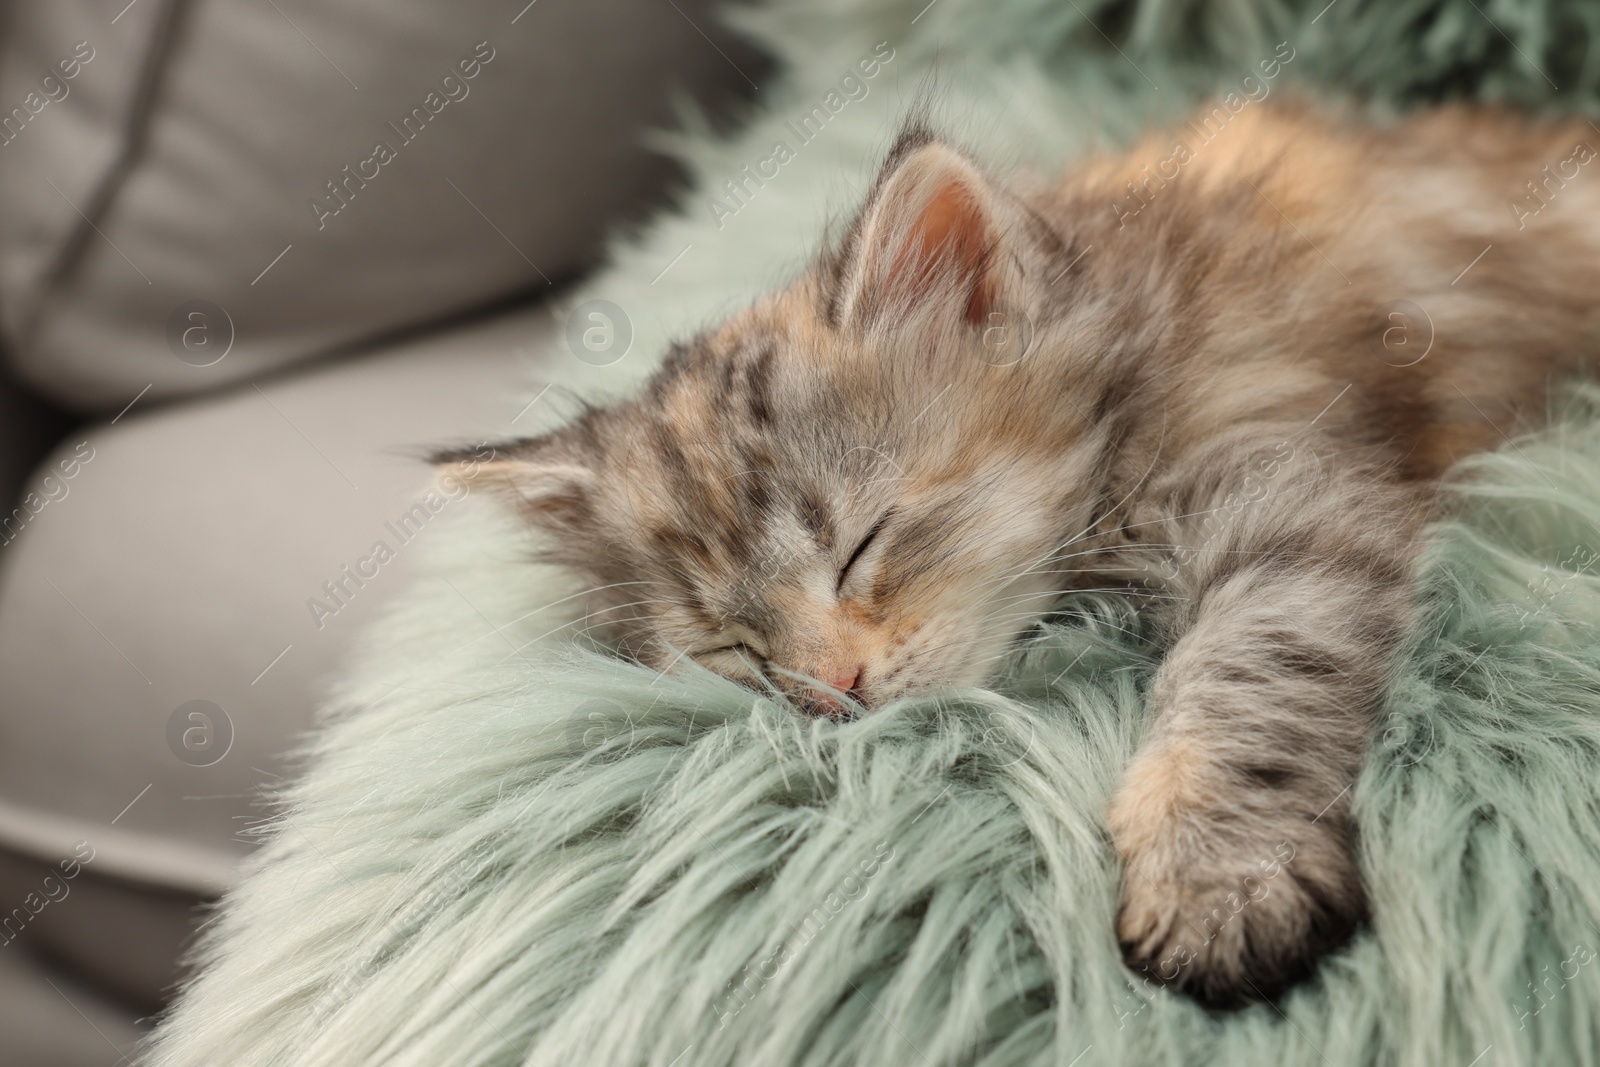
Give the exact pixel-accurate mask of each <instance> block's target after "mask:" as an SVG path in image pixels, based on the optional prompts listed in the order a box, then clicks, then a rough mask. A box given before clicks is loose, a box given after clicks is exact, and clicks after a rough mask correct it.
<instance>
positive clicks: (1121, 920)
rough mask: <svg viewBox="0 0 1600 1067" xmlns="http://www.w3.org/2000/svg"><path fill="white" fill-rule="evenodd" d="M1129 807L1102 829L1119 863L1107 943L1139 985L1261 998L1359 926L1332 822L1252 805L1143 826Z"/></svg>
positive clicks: (1337, 825)
mask: <svg viewBox="0 0 1600 1067" xmlns="http://www.w3.org/2000/svg"><path fill="white" fill-rule="evenodd" d="M1138 799H1139V798H1134V797H1130V796H1128V791H1127V790H1126V789H1125V790H1124V793H1123V795H1122V796H1119V797H1118V801H1117V803H1116V804H1114V805H1113V808H1112V818H1111V822H1112V830H1113V834H1114V836H1115V838H1116V842H1117V848H1118V851H1119V852H1120V853H1121V854H1122V857H1123V861H1124V868H1123V876H1122V899H1121V904H1120V907H1119V909H1118V912H1117V940H1118V942H1119V943H1120V944H1121V946H1122V952H1123V958H1124V960H1126V961H1127V964H1128V966H1129V967H1131V968H1133V970H1135V971H1137V972H1138V973H1139V974H1141V975H1143V976H1145V977H1146V978H1149V979H1150V980H1152V981H1155V982H1159V983H1161V984H1162V985H1167V986H1171V987H1173V988H1175V989H1179V990H1182V991H1183V992H1185V993H1188V994H1189V995H1191V996H1193V997H1194V998H1195V999H1196V1000H1199V1001H1200V1002H1201V1003H1203V1004H1206V1005H1208V1006H1210V1007H1216V1008H1236V1007H1241V1006H1243V1005H1244V1004H1245V1003H1247V1002H1249V1001H1252V1000H1261V999H1269V1000H1270V999H1273V998H1275V997H1276V996H1277V995H1278V994H1280V993H1281V992H1283V991H1284V990H1285V989H1287V988H1288V987H1289V986H1291V985H1293V984H1294V983H1295V982H1297V981H1299V980H1300V979H1301V978H1302V977H1304V976H1305V975H1307V974H1308V973H1310V971H1311V969H1312V967H1313V966H1314V965H1315V964H1316V961H1317V959H1318V958H1319V957H1320V956H1322V955H1323V954H1324V953H1325V952H1327V951H1329V950H1330V949H1332V948H1335V947H1337V946H1338V945H1339V944H1341V943H1342V942H1344V941H1345V940H1346V939H1347V938H1348V937H1349V936H1350V934H1351V933H1352V932H1353V931H1354V930H1355V928H1356V927H1357V926H1358V925H1359V924H1360V923H1361V922H1362V921H1363V920H1364V919H1365V918H1366V915H1367V902H1366V894H1365V893H1364V891H1363V890H1362V886H1361V878H1360V874H1359V872H1358V871H1357V869H1356V866H1355V861H1354V858H1353V857H1352V856H1351V854H1350V851H1349V847H1348V843H1347V839H1346V835H1345V834H1344V832H1343V830H1342V828H1341V822H1340V821H1339V820H1338V819H1337V817H1336V816H1334V815H1332V813H1330V814H1328V815H1325V816H1322V817H1321V818H1318V819H1316V820H1315V821H1313V820H1312V818H1311V817H1310V816H1306V815H1303V814H1301V815H1295V814H1294V813H1292V812H1288V811H1285V810H1284V808H1283V806H1279V807H1278V809H1277V810H1276V811H1274V810H1272V808H1270V807H1268V806H1267V805H1266V804H1265V803H1263V800H1264V799H1265V798H1262V797H1253V798H1250V800H1249V801H1245V802H1244V805H1243V806H1242V807H1238V808H1230V809H1227V810H1221V809H1213V810H1210V811H1206V810H1193V809H1186V808H1182V807H1178V808H1167V809H1165V810H1159V809H1157V810H1156V811H1155V814H1156V815H1157V817H1156V818H1155V819H1149V818H1141V816H1145V815H1149V814H1151V810H1152V809H1150V808H1149V807H1148V806H1147V805H1146V806H1141V805H1140V804H1139V803H1138ZM1144 799H1146V800H1148V798H1144ZM1250 801H1254V803H1251V802H1250ZM1251 808H1254V810H1250V809H1251Z"/></svg>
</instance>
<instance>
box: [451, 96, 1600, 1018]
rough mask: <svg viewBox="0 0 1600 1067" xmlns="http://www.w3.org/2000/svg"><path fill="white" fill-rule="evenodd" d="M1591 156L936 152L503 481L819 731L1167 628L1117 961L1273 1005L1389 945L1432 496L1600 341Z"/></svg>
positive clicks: (1532, 142) (646, 636) (1567, 145)
mask: <svg viewBox="0 0 1600 1067" xmlns="http://www.w3.org/2000/svg"><path fill="white" fill-rule="evenodd" d="M1595 133H1596V131H1595V130H1594V129H1592V128H1591V127H1589V126H1588V125H1587V124H1584V123H1581V122H1579V123H1568V124H1565V125H1558V124H1547V125H1536V124H1532V123H1530V122H1528V121H1527V120H1524V119H1519V118H1517V117H1515V116H1512V115H1510V114H1501V113H1495V112H1487V111H1480V110H1469V109H1454V110H1444V111H1439V112H1434V113H1431V114H1428V115H1425V116H1423V117H1421V118H1417V119H1413V120H1411V121H1409V122H1407V123H1405V124H1403V125H1401V126H1399V127H1397V128H1392V129H1372V128H1367V127H1361V126H1357V125H1354V124H1350V123H1346V122H1344V121H1342V120H1337V119H1332V118H1328V117H1326V116H1322V115H1320V114H1318V113H1316V112H1313V111H1309V110H1302V109H1297V108H1292V107H1291V108H1283V107H1279V106H1276V105H1274V106H1263V107H1257V108H1254V109H1251V110H1250V111H1248V112H1247V113H1245V114H1243V115H1240V116H1238V117H1237V118H1235V119H1234V120H1233V122H1232V123H1231V124H1230V125H1229V126H1228V127H1227V129H1226V131H1225V132H1224V133H1223V134H1221V135H1218V136H1217V137H1216V138H1215V139H1214V140H1211V141H1209V142H1207V143H1199V138H1197V137H1196V135H1195V130H1194V129H1193V128H1192V127H1191V128H1185V129H1182V130H1180V131H1178V133H1177V134H1176V135H1173V134H1167V135H1162V136H1160V137H1157V138H1154V139H1152V140H1150V141H1148V142H1146V143H1145V144H1143V145H1141V146H1139V147H1136V148H1135V149H1134V150H1133V151H1131V152H1129V153H1127V154H1126V155H1123V156H1118V157H1116V158H1106V159H1097V160H1092V161H1090V162H1089V163H1088V164H1086V165H1084V166H1081V167H1079V168H1078V169H1076V170H1075V171H1074V172H1073V173H1071V174H1070V175H1069V176H1068V177H1067V178H1065V179H1064V180H1063V181H1061V182H1060V183H1059V184H1055V185H1051V186H1046V187H1042V188H1039V189H1036V190H1034V191H1032V192H1021V193H1013V192H1007V191H1005V190H1004V189H1002V188H1000V187H999V186H997V185H996V184H995V183H993V182H992V181H990V180H989V179H988V178H986V177H984V176H983V175H982V174H981V173H980V172H979V171H978V170H977V169H976V168H975V167H974V166H973V165H972V164H971V163H970V162H968V161H967V160H966V159H965V158H964V157H962V156H960V155H959V154H958V153H956V152H955V151H953V150H952V149H950V148H948V147H946V146H944V145H942V144H940V143H938V142H937V141H935V140H933V139H932V138H931V137H930V136H929V135H928V134H926V133H925V132H923V131H921V130H919V129H913V130H911V131H909V132H908V133H907V134H905V135H903V136H902V138H901V139H900V141H899V142H898V143H897V145H896V147H895V148H894V150H893V151H892V153H891V155H890V158H889V160H888V162H887V163H886V165H885V167H884V171H883V174H882V175H881V176H880V178H879V180H878V182H877V184H876V186H875V187H874V190H873V193H872V194H871V197H870V199H869V203H868V205H867V207H866V209H865V210H864V212H863V214H862V216H861V218H860V219H859V220H858V221H857V222H856V224H855V226H854V227H853V228H852V229H851V231H850V232H849V234H848V236H847V237H846V239H845V240H844V241H843V243H842V245H841V246H840V247H839V248H838V249H837V250H836V251H834V252H832V253H830V254H829V255H827V256H825V257H824V258H823V259H822V260H821V261H820V262H819V263H818V264H817V265H816V266H815V267H814V268H813V269H812V270H811V271H810V272H808V273H807V274H806V275H805V276H804V277H803V278H801V279H800V280H799V281H797V282H796V283H795V284H794V285H793V286H792V287H790V288H788V289H786V290H784V291H782V292H779V293H777V294H774V295H772V296H770V297H768V298H766V299H765V300H763V301H761V302H760V303H758V304H757V305H756V306H755V307H753V308H751V309H750V310H748V311H746V312H744V313H742V314H740V315H738V316H736V317H734V318H733V319H731V320H730V321H729V322H727V323H725V324H724V325H722V326H720V327H718V328H716V329H713V330H711V331H708V332H707V333H705V334H703V335H701V336H700V337H697V338H695V339H694V340H693V341H692V342H691V343H689V344H687V345H684V346H679V347H678V348H676V349H675V350H674V352H673V353H672V354H671V355H670V356H669V357H668V359H667V361H666V363H665V365H664V366H663V368H662V370H661V371H660V372H659V373H658V375H657V376H656V378H655V379H654V380H653V382H652V384H651V386H650V387H649V389H648V391H647V392H646V393H645V395H644V396H642V397H641V398H639V399H638V400H635V401H632V402H629V403H626V404H623V405H619V406H616V407H611V408H605V409H592V410H590V411H588V412H587V413H586V414H585V415H584V416H583V417H582V418H580V419H579V420H578V421H577V422H576V423H575V424H574V425H573V426H571V427H568V428H567V429H565V430H561V431H557V432H556V433H555V434H552V435H547V436H546V437H543V438H538V439H534V440H531V441H523V442H513V443H510V444H507V445H502V446H500V448H499V453H498V455H499V459H498V461H497V462H494V463H490V464H487V465H485V467H484V469H483V471H482V472H480V473H479V475H478V476H479V477H480V478H490V479H493V480H499V481H503V482H504V483H505V484H507V485H510V486H513V487H514V488H515V489H516V491H517V493H518V496H517V497H515V498H514V499H516V500H517V501H518V502H519V504H520V506H521V507H522V508H523V510H524V511H525V513H526V514H527V515H528V517H529V518H530V520H532V521H533V522H534V523H535V524H536V525H538V526H540V527H542V528H543V529H544V530H545V531H547V532H548V533H549V534H550V535H552V536H551V539H550V545H551V549H550V552H551V557H552V558H554V559H558V560H561V561H564V562H567V563H569V564H571V565H573V566H574V567H576V568H578V569H580V570H581V571H582V572H584V573H585V575H586V576H587V577H588V578H589V579H591V580H592V581H593V584H594V585H595V586H596V587H597V589H598V591H597V592H595V593H594V594H593V595H594V598H595V602H594V604H593V605H592V606H591V610H590V612H589V617H590V618H591V619H600V620H608V621H609V622H610V623H612V624H613V626H614V629H615V632H616V635H617V637H618V639H619V641H620V643H621V644H622V645H623V646H624V647H626V648H628V649H629V650H630V651H632V652H633V653H634V654H636V655H638V656H639V657H640V658H642V659H644V660H645V661H646V662H649V663H653V664H656V665H657V666H660V667H662V668H666V667H668V666H669V665H670V664H671V663H672V661H673V660H674V659H675V658H676V657H677V656H679V655H682V654H688V655H692V656H694V657H696V658H697V659H699V660H700V661H701V662H702V663H704V664H705V665H707V666H709V667H711V668H712V669H715V670H718V671H721V672H723V673H726V674H728V675H730V676H732V677H735V678H741V679H744V680H749V681H752V682H756V683H761V682H762V681H763V680H765V681H767V682H771V683H775V684H777V685H778V686H780V687H782V688H783V689H785V690H787V691H788V692H789V693H790V694H791V695H792V696H794V697H795V698H796V700H797V701H798V702H800V703H802V704H803V705H808V706H810V707H811V708H812V709H813V710H819V711H822V712H826V713H835V712H838V711H840V710H842V709H844V708H845V707H847V706H850V704H851V702H852V698H853V699H854V701H855V702H857V703H859V704H861V705H865V706H868V707H876V706H878V705H881V704H882V703H883V702H885V701H887V700H891V699H894V698H897V697H900V696H904V695H907V694H910V693H917V692H928V691H936V690H938V689H942V688H948V687H951V686H958V685H972V684H979V683H981V682H982V681H983V680H984V678H985V677H986V676H987V675H988V674H989V673H990V672H991V671H992V670H993V669H994V666H995V664H996V662H997V660H998V659H999V658H1001V657H1003V656H1004V655H1005V653H1006V652H1007V650H1008V648H1009V647H1010V645H1011V643H1012V642H1013V641H1014V639H1015V637H1016V636H1017V635H1018V634H1019V633H1021V632H1023V631H1025V630H1026V629H1027V628H1028V627H1029V626H1030V625H1031V624H1032V623H1033V622H1034V621H1035V620H1036V619H1037V618H1038V617H1039V615H1040V614H1042V613H1043V612H1044V611H1045V610H1047V609H1048V607H1049V606H1050V604H1051V603H1052V602H1053V601H1054V600H1055V599H1056V598H1058V597H1059V595H1060V594H1061V593H1062V592H1063V591H1065V590H1068V589H1072V588H1087V587H1096V588H1099V587H1106V586H1108V585H1109V586H1113V587H1127V588H1130V589H1136V590H1140V591H1142V592H1144V593H1146V594H1148V595H1149V597H1150V601H1149V602H1150V604H1151V607H1150V609H1149V610H1150V611H1151V612H1152V613H1153V615H1154V619H1155V622H1156V624H1157V626H1158V628H1159V631H1160V633H1161V634H1162V635H1163V637H1164V638H1165V640H1166V642H1167V644H1168V647H1169V651H1168V654H1167V657H1166V660H1165V662H1164V664H1163V666H1162V668H1161V670H1160V672H1159V673H1158V675H1157V678H1156V680H1155V682H1154V685H1153V688H1152V696H1151V699H1152V703H1153V714H1154V724H1153V726H1152V728H1151V732H1150V736H1149V739H1148V741H1147V743H1146V744H1145V747H1144V749H1143V750H1142V751H1141V753H1140V755H1139V757H1138V758H1137V760H1136V761H1135V764H1134V766H1133V767H1132V768H1130V770H1129V771H1128V774H1127V776H1126V778H1125V780H1124V782H1123V784H1122V786H1121V788H1120V790H1119V792H1118V794H1117V796H1116V798H1115V800H1114V802H1113V804H1112V807H1111V812H1110V820H1109V821H1110V826H1111V829H1112V831H1113V834H1114V838H1115V841H1116V845H1117V848H1118V850H1119V852H1120V853H1121V854H1122V856H1123V857H1124V859H1125V861H1126V864H1127V874H1126V875H1125V878H1124V885H1123V892H1122V898H1123V899H1122V907H1121V911H1120V914H1119V916H1118V919H1117V929H1118V933H1119V935H1120V937H1121V939H1122V940H1123V943H1124V945H1125V947H1126V949H1127V951H1128V954H1129V959H1130V962H1133V963H1135V964H1136V965H1138V966H1141V967H1142V968H1143V969H1144V970H1145V972H1146V973H1147V974H1149V975H1150V976H1151V977H1153V978H1157V979H1159V980H1162V981H1165V982H1170V983H1172V984H1174V985H1178V986H1181V987H1183V988H1186V989H1189V990H1191V991H1193V992H1195V993H1196V994H1197V995H1200V996H1202V997H1203V998H1206V999H1208V1000H1212V1001H1215V1002H1223V1003H1226V1002H1233V1001H1236V1000H1238V999H1240V998H1247V997H1251V996H1255V995H1269V994H1271V993H1272V992H1274V991H1275V990H1276V989H1278V988H1281V987H1282V986H1283V985H1284V984H1285V983H1286V982H1288V981H1291V980H1293V978H1295V977H1296V976H1297V975H1298V974H1299V973H1302V972H1303V970H1304V969H1305V968H1306V967H1307V966H1308V965H1309V964H1310V962H1311V961H1312V960H1313V959H1314V958H1315V956H1316V955H1317V954H1318V953H1319V952H1320V951H1322V950H1323V949H1325V948H1326V947H1328V946H1330V945H1332V944H1335V943H1337V942H1338V941H1339V940H1341V939H1342V938H1343V937H1344V936H1346V934H1347V933H1348V932H1349V930H1350V929H1351V927H1352V926H1353V925H1354V924H1355V923H1356V922H1357V921H1359V919H1360V918H1361V916H1362V915H1363V914H1364V910H1365V904H1364V896H1363V893H1362V889H1361V884H1360V880H1359V877H1358V875H1357V872H1356V869H1355V865H1354V863H1353V861H1352V859H1351V855H1350V842H1349V839H1348V831H1347V824H1346V814H1347V811H1348V804H1349V787H1350V785H1351V783H1352V782H1353V780H1354V776H1355V773H1356V770H1357V768H1358V766H1359V764H1360V762H1361V760H1362V758H1363V755H1364V752H1365V749H1366V747H1367V744H1368V740H1369V737H1370V734H1371V732H1372V727H1373V722H1374V718H1375V715H1376V713H1377V711H1378V710H1379V704H1380V701H1381V699H1382V696H1383V691H1384V686H1385V682H1386V679H1387V677H1388V675H1389V673H1390V670H1391V667H1392V661H1393V656H1394V652H1395V651H1396V649H1397V648H1398V646H1399V643H1400V641H1401V638H1402V636H1403V634H1404V632H1405V629H1406V626H1407V623H1408V621H1409V618H1410V614H1411V599H1412V592H1411V588H1410V584H1409V580H1408V577H1409V569H1410V564H1411V562H1412V560H1413V559H1414V557H1415V554H1416V551H1417V543H1416V535H1417V533H1418V530H1419V528H1420V524H1421V522H1422V520H1423V518H1424V517H1425V515H1426V513H1427V511H1428V509H1429V507H1430V506H1431V504H1432V502H1433V484H1434V482H1435V480H1436V479H1437V478H1438V476H1439V475H1440V474H1441V473H1442V472H1443V471H1444V470H1445V469H1446V467H1448V466H1449V464H1450V463H1451V462H1452V461H1454V460H1455V459H1458V458H1460V457H1461V456H1464V455H1466V454H1468V453H1471V452H1473V451H1476V450H1481V449H1484V448H1490V447H1494V446H1496V445H1498V444H1499V443H1501V441H1502V440H1503V436H1502V433H1503V432H1507V433H1509V432H1514V430H1515V429H1516V428H1520V427H1521V426H1522V425H1523V424H1524V420H1525V419H1527V418H1529V417H1532V416H1536V415H1537V414H1539V413H1541V412H1542V409H1543V405H1544V397H1545V390H1546V388H1547V386H1548V384H1549V383H1550V380H1551V379H1552V378H1553V377H1555V376H1557V375H1559V374H1562V373H1566V372H1568V371H1570V370H1571V369H1573V368H1574V367H1575V366H1576V365H1577V364H1578V363H1579V362H1580V361H1581V360H1582V359H1583V358H1584V357H1586V356H1587V355H1588V354H1589V353H1590V352H1591V351H1592V350H1593V348H1594V346H1595V342H1596V340H1597V339H1600V313H1597V311H1596V307H1595V294H1597V293H1600V173H1597V174H1595V175H1590V174H1588V173H1585V172H1582V171H1579V172H1578V173H1577V174H1576V176H1575V177H1566V176H1565V175H1566V170H1570V169H1571V167H1572V164H1570V160H1571V158H1572V156H1573V153H1574V148H1575V146H1576V145H1578V144H1580V143H1583V144H1590V143H1594V142H1595V140H1596V137H1595ZM1180 142H1181V143H1182V144H1183V145H1184V148H1185V156H1186V158H1184V159H1183V160H1182V161H1181V163H1178V164H1176V165H1174V164H1172V163H1171V162H1170V161H1171V160H1173V159H1174V145H1175V144H1176V143H1180ZM1593 155H1594V153H1593V152H1592V150H1590V151H1589V153H1588V157H1589V158H1592V157H1593ZM1163 161H1168V162H1166V163H1163ZM1562 161H1569V164H1568V167H1567V168H1566V170H1563V171H1562V175H1563V178H1562V179H1560V180H1563V181H1564V184H1562V185H1560V186H1556V185H1552V184H1550V183H1549V182H1548V181H1546V184H1545V186H1544V188H1545V189H1546V200H1548V206H1545V207H1543V208H1541V209H1540V210H1538V211H1537V212H1535V211H1533V210H1532V207H1533V206H1537V205H1539V204H1541V203H1542V202H1543V201H1540V200H1534V199H1531V198H1529V197H1528V189H1527V188H1525V185H1524V183H1526V182H1528V181H1530V180H1533V181H1544V180H1545V179H1546V175H1547V173H1548V172H1547V171H1543V170H1541V168H1543V167H1545V166H1546V165H1547V164H1548V165H1549V166H1550V167H1552V168H1556V167H1558V166H1560V165H1561V164H1562ZM1584 163H1587V159H1585V160H1584ZM1174 166H1175V167H1176V173H1175V174H1173V171H1174ZM1579 166H1581V164H1579ZM1152 173H1155V174H1157V175H1158V176H1156V177H1154V178H1152V177H1151V175H1152ZM1168 174H1172V175H1173V176H1171V177H1170V178H1168V177H1166V175H1168ZM1130 181H1132V182H1134V183H1136V185H1137V189H1136V190H1135V189H1130V188H1129V186H1128V184H1127V183H1128V182H1130ZM1519 197H1520V198H1523V199H1524V201H1525V204H1526V205H1528V206H1527V207H1525V208H1524V210H1522V211H1518V210H1516V209H1514V208H1513V207H1512V206H1511V200H1512V199H1513V198H1519ZM1134 208H1137V210H1136V211H1135V210H1133V209H1134ZM1490 246H1492V247H1490ZM1486 248H1487V249H1488V250H1487V251H1485V249H1486ZM1401 301H1405V302H1407V303H1406V304H1404V305H1399V306H1398V309H1397V305H1398V302H1401ZM1391 313H1393V314H1391ZM1396 316H1398V317H1396ZM1396 331H1401V332H1399V333H1397V332H1396ZM603 587H610V588H603ZM1267 875H1270V879H1268V878H1267V877H1264V876H1267Z"/></svg>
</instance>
